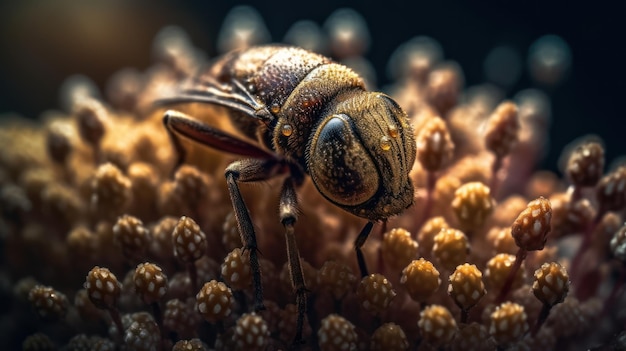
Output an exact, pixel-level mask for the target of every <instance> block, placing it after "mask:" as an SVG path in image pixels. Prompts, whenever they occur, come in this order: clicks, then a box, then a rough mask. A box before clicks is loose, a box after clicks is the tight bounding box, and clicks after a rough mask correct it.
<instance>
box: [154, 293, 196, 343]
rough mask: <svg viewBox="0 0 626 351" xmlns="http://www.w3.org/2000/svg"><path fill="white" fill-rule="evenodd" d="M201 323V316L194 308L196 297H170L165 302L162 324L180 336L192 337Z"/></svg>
mask: <svg viewBox="0 0 626 351" xmlns="http://www.w3.org/2000/svg"><path fill="white" fill-rule="evenodd" d="M200 323H202V317H200V315H199V314H198V312H197V310H196V299H193V298H189V299H187V300H185V301H182V300H179V299H171V300H169V301H167V302H166V303H165V308H164V310H163V326H164V327H165V328H166V329H167V330H169V331H173V332H175V333H176V334H178V337H180V338H192V337H194V336H195V335H196V333H197V332H196V329H197V328H198V326H199V325H200Z"/></svg>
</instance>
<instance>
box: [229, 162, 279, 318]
mask: <svg viewBox="0 0 626 351" xmlns="http://www.w3.org/2000/svg"><path fill="white" fill-rule="evenodd" d="M283 169H284V166H283V164H282V162H280V161H279V160H277V159H269V160H258V159H246V160H241V161H235V162H233V163H231V164H230V165H229V166H228V167H227V168H226V172H225V174H226V184H227V185H228V192H229V193H230V199H231V200H232V202H233V209H234V210H235V218H236V219H237V226H238V227H239V233H240V234H241V242H242V243H243V244H244V248H245V249H246V250H248V251H249V253H250V269H251V271H252V284H253V285H254V304H255V306H254V308H255V310H257V311H259V310H263V309H265V306H264V305H263V286H262V284H261V270H260V268H259V258H258V247H257V242H256V234H255V232H254V226H253V225H252V219H251V218H250V213H249V212H248V208H247V207H246V204H245V202H244V200H243V197H242V196H241V192H240V191H239V184H238V183H239V182H255V181H259V180H266V179H269V178H272V177H274V176H276V175H278V174H280V173H281V171H283Z"/></svg>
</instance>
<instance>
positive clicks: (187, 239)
mask: <svg viewBox="0 0 626 351" xmlns="http://www.w3.org/2000/svg"><path fill="white" fill-rule="evenodd" d="M172 243H173V244H174V255H176V257H178V258H179V259H180V260H181V261H183V262H186V263H191V262H194V261H196V260H198V259H199V258H200V257H202V256H204V254H205V253H206V250H207V242H206V235H205V234H204V232H203V231H202V230H200V226H199V225H198V224H197V223H196V222H195V221H194V220H193V219H191V218H190V217H186V216H182V217H180V220H179V221H178V223H177V224H176V227H175V228H174V232H173V233H172Z"/></svg>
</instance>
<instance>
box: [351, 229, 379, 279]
mask: <svg viewBox="0 0 626 351" xmlns="http://www.w3.org/2000/svg"><path fill="white" fill-rule="evenodd" d="M372 227H374V222H372V221H369V222H367V223H366V224H365V226H364V227H363V229H361V232H360V233H359V236H357V237H356V239H355V240H354V249H355V250H356V258H357V262H358V264H359V270H360V271H361V277H362V278H364V277H366V276H367V275H368V272H367V264H365V257H363V251H362V250H361V247H363V244H365V240H367V237H368V236H369V235H370V233H371V232H372Z"/></svg>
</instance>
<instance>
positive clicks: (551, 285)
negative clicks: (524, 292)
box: [533, 262, 570, 307]
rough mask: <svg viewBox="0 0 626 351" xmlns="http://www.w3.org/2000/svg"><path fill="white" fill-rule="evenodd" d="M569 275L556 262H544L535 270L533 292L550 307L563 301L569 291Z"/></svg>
mask: <svg viewBox="0 0 626 351" xmlns="http://www.w3.org/2000/svg"><path fill="white" fill-rule="evenodd" d="M569 283H570V282H569V275H568V274H567V271H566V270H565V268H563V266H561V265H560V264H558V263H556V262H552V263H544V264H542V265H541V267H540V268H539V269H537V270H536V271H535V281H534V283H533V294H535V296H536V297H537V298H538V299H539V301H541V302H543V303H544V305H548V306H550V307H552V306H554V305H556V304H558V303H561V302H563V300H565V297H566V296H567V293H568V291H569Z"/></svg>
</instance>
